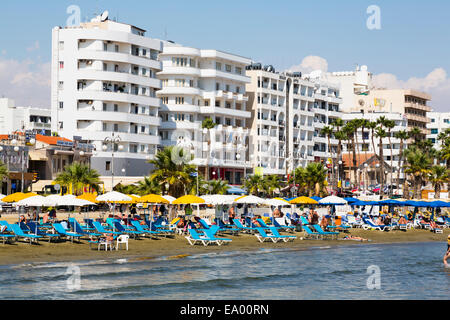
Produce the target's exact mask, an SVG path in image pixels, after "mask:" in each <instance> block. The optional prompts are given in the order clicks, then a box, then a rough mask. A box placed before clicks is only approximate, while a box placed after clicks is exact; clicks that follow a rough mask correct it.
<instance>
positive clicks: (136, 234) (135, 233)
mask: <svg viewBox="0 0 450 320" xmlns="http://www.w3.org/2000/svg"><path fill="white" fill-rule="evenodd" d="M114 227H115V229H116V230H118V231H119V232H121V233H123V234H125V233H126V234H129V235H132V236H134V237H135V238H136V237H139V236H141V235H143V233H142V232H139V231H136V230H127V229H125V227H124V226H123V225H122V224H121V223H119V222H118V221H114Z"/></svg>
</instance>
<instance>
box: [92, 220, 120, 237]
mask: <svg viewBox="0 0 450 320" xmlns="http://www.w3.org/2000/svg"><path fill="white" fill-rule="evenodd" d="M92 225H93V226H94V228H95V230H97V232H98V233H101V234H112V235H115V234H116V235H121V234H123V233H122V232H117V231H111V230H106V229H105V228H103V226H102V224H101V223H100V222H98V221H92Z"/></svg>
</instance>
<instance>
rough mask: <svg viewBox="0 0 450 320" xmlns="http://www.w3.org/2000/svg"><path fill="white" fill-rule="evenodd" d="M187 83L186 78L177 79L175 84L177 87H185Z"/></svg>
mask: <svg viewBox="0 0 450 320" xmlns="http://www.w3.org/2000/svg"><path fill="white" fill-rule="evenodd" d="M184 85H185V80H184V79H176V80H175V86H176V87H184Z"/></svg>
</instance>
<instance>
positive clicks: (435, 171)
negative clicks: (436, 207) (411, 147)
mask: <svg viewBox="0 0 450 320" xmlns="http://www.w3.org/2000/svg"><path fill="white" fill-rule="evenodd" d="M448 179H449V171H448V170H447V168H446V167H444V166H433V167H432V168H431V173H430V175H429V181H430V182H431V184H432V185H433V188H434V198H435V199H440V198H441V189H442V186H443V185H444V183H446V182H448Z"/></svg>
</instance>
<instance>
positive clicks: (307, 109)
mask: <svg viewBox="0 0 450 320" xmlns="http://www.w3.org/2000/svg"><path fill="white" fill-rule="evenodd" d="M247 75H248V76H250V78H251V79H252V81H251V83H250V84H248V85H247V92H248V93H249V106H250V108H251V111H252V119H251V123H250V130H251V137H252V141H253V143H252V144H251V146H250V154H251V155H253V156H254V157H253V158H252V159H251V160H252V164H253V166H254V167H262V171H263V174H278V175H286V174H288V173H289V172H291V171H292V170H293V168H297V167H300V166H301V167H305V166H306V165H307V164H308V162H312V161H317V162H320V161H324V162H326V161H327V160H328V159H329V158H336V147H337V141H336V140H335V139H331V140H330V147H328V139H327V138H326V137H325V136H324V135H322V134H321V129H322V128H324V127H325V126H327V125H330V124H331V123H332V122H333V121H334V120H335V119H336V118H339V117H341V113H340V104H341V102H342V101H341V99H340V97H339V96H340V93H339V86H338V85H335V84H331V83H327V82H325V81H322V80H320V79H318V78H311V79H309V78H306V77H302V76H301V74H300V73H277V72H275V70H274V68H273V67H272V66H265V67H264V68H263V67H262V66H261V64H252V65H251V66H249V67H248V68H247Z"/></svg>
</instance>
